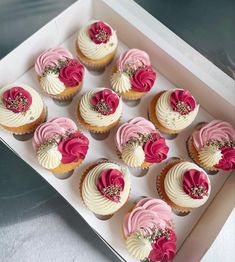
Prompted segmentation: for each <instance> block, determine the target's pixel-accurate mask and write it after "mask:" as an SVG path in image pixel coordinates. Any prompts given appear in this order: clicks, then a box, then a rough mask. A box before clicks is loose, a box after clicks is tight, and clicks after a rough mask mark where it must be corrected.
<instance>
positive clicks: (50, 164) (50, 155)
mask: <svg viewBox="0 0 235 262" xmlns="http://www.w3.org/2000/svg"><path fill="white" fill-rule="evenodd" d="M37 158H38V162H39V164H40V165H41V166H43V167H44V168H46V169H53V168H56V167H58V166H59V165H60V163H61V159H62V154H61V153H60V151H59V150H58V146H57V145H53V146H51V145H50V146H49V147H47V148H44V149H42V150H40V149H39V150H38V152H37Z"/></svg>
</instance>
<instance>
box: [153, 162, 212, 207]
mask: <svg viewBox="0 0 235 262" xmlns="http://www.w3.org/2000/svg"><path fill="white" fill-rule="evenodd" d="M157 191H158V194H159V195H160V197H161V198H162V199H163V200H164V201H166V203H167V204H168V205H170V206H171V207H172V208H173V209H175V210H176V211H179V212H189V211H191V210H192V209H194V208H198V207H200V206H202V205H204V204H205V203H206V201H207V200H208V198H209V195H210V191H211V185H210V180H209V178H208V175H207V174H206V172H205V171H204V170H203V169H202V168H200V167H199V166H197V165H196V164H194V163H191V162H187V161H183V160H176V161H172V162H170V163H168V164H167V165H166V166H165V168H163V170H162V171H161V173H160V175H158V176H157Z"/></svg>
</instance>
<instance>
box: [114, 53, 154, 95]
mask: <svg viewBox="0 0 235 262" xmlns="http://www.w3.org/2000/svg"><path fill="white" fill-rule="evenodd" d="M155 80H156V72H155V71H154V70H153V68H152V67H151V62H150V59H149V55H148V54H147V53H146V52H144V51H142V50H139V49H130V50H128V51H126V52H124V53H122V54H121V55H120V57H119V59H118V60H117V62H116V65H115V67H114V69H113V73H112V75H111V87H112V89H113V90H114V91H115V92H117V93H118V94H119V95H121V96H122V97H123V98H124V99H126V100H138V99H140V98H141V97H143V96H144V95H145V94H146V93H147V92H149V91H150V90H151V88H152V87H153V85H154V83H155Z"/></svg>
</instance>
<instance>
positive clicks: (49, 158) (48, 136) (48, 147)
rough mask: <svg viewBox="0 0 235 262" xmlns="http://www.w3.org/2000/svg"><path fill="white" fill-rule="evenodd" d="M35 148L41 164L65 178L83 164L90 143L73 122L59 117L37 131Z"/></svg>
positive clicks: (34, 138)
mask: <svg viewBox="0 0 235 262" xmlns="http://www.w3.org/2000/svg"><path fill="white" fill-rule="evenodd" d="M33 147H34V149H35V151H36V154H37V160H38V162H39V164H40V165H41V166H42V167H44V168H45V169H47V170H48V171H50V172H52V173H54V174H57V175H58V177H61V178H64V177H63V175H67V174H68V175H71V174H72V171H73V170H74V169H75V168H76V167H78V166H79V165H80V164H81V163H82V162H83V160H84V159H85V157H86V154H87V151H88V147H89V141H88V139H87V137H86V136H85V135H83V134H82V133H81V132H80V131H79V130H78V129H77V126H76V124H75V123H74V122H73V121H72V120H70V119H69V118H65V117H58V118H54V119H52V120H50V121H49V122H47V123H44V124H41V125H40V126H39V127H38V128H37V129H36V130H35V133H34V137H33Z"/></svg>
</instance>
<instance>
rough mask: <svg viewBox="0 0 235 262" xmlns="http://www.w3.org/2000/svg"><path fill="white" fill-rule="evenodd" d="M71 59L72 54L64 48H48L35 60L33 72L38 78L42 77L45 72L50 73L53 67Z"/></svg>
mask: <svg viewBox="0 0 235 262" xmlns="http://www.w3.org/2000/svg"><path fill="white" fill-rule="evenodd" d="M72 58H73V56H72V54H71V53H70V52H69V51H68V50H67V49H65V48H62V47H57V48H50V49H48V50H46V51H44V52H43V53H42V54H41V55H40V56H39V57H38V58H37V60H36V63H35V71H36V72H37V74H38V75H39V76H43V74H44V73H45V70H49V71H51V70H52V69H53V68H54V67H57V66H58V64H59V63H63V62H65V61H67V60H68V59H72ZM50 69H51V70H50Z"/></svg>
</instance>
